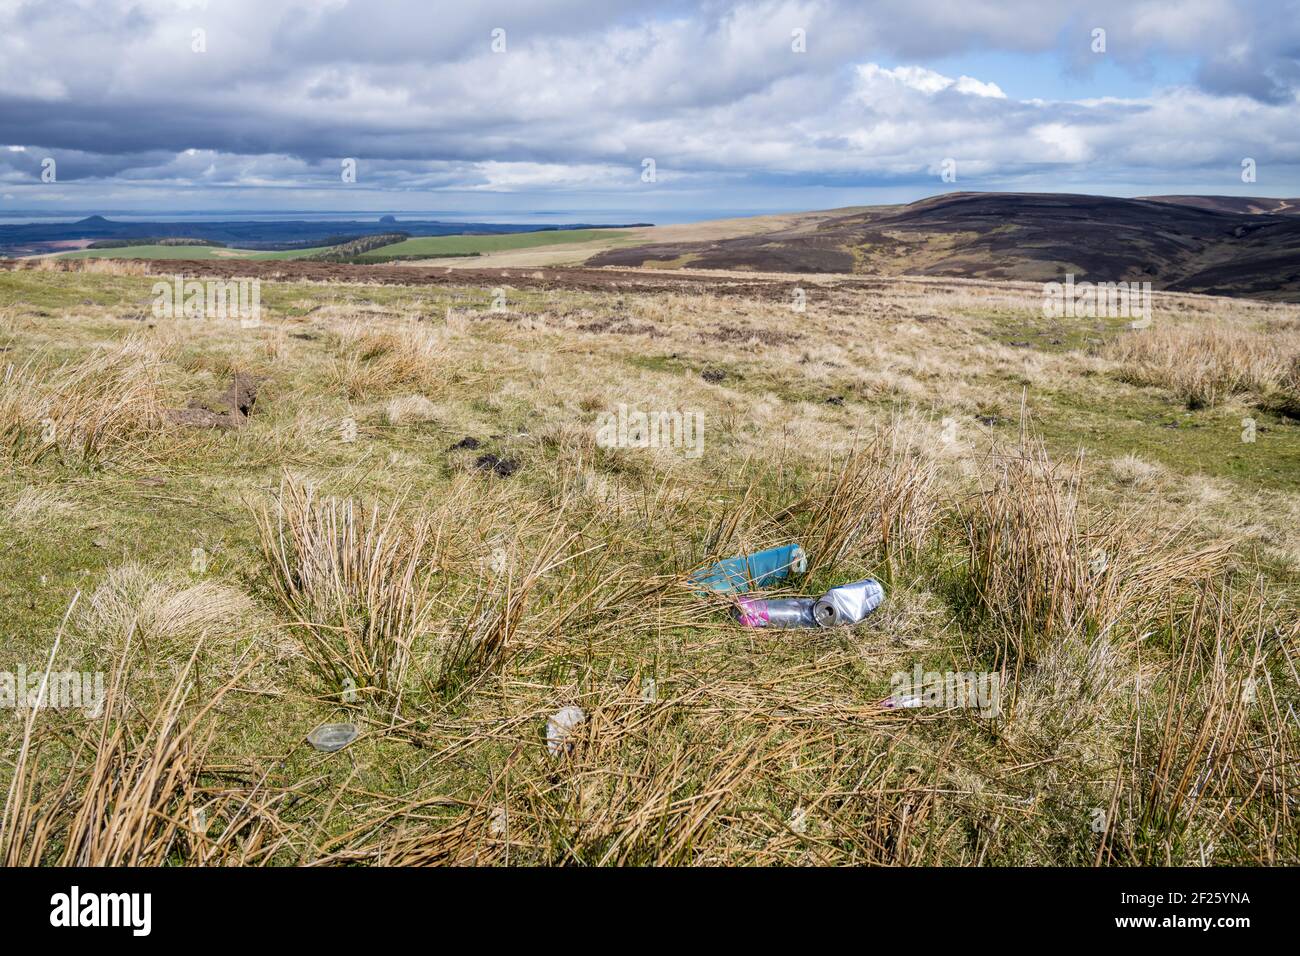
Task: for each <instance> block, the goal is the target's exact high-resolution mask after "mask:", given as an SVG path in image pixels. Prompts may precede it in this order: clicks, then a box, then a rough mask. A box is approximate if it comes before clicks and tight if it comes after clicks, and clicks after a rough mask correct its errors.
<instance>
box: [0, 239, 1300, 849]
mask: <svg viewBox="0 0 1300 956" xmlns="http://www.w3.org/2000/svg"><path fill="white" fill-rule="evenodd" d="M549 235H550V238H554V236H555V234H549ZM79 265H80V266H81V267H82V268H84V270H85V271H55V270H54V269H25V270H21V271H0V348H3V356H2V357H0V373H2V374H0V464H2V467H0V630H2V632H3V633H4V634H5V635H6V641H5V642H4V645H3V651H0V670H7V671H10V672H13V671H16V670H17V668H18V667H19V666H20V665H22V666H25V667H26V668H27V669H28V671H38V672H39V671H40V670H42V669H43V668H44V667H45V664H46V661H47V660H48V659H49V658H50V655H51V651H52V649H53V648H54V647H55V644H56V642H57V645H58V646H57V653H56V654H55V655H54V660H55V669H56V670H61V669H62V670H75V671H86V672H95V671H100V672H103V673H105V674H106V686H108V687H109V688H115V690H113V692H112V697H111V699H110V700H109V702H108V703H107V704H106V706H105V708H104V711H103V713H101V714H98V715H90V716H87V715H86V714H83V713H81V712H80V711H76V710H51V709H45V710H41V711H33V712H30V715H29V714H28V713H26V712H20V713H19V714H17V715H15V716H14V719H10V720H6V721H3V722H0V737H2V738H3V739H2V740H0V750H3V752H4V753H5V754H7V755H9V756H8V759H6V760H5V761H3V762H0V792H4V793H6V794H8V793H11V792H12V794H13V796H12V797H11V798H10V801H9V803H10V805H9V807H8V808H7V809H6V812H5V816H4V819H5V820H6V824H5V826H4V828H3V829H2V830H0V858H3V859H4V861H5V862H7V863H25V862H42V863H56V862H79V863H86V864H101V863H166V864H172V865H193V864H215V863H244V864H249V865H262V864H271V863H279V864H294V863H320V864H326V863H333V864H367V863H387V864H438V863H459V864H465V865H471V864H473V865H496V864H537V863H554V864H561V863H564V864H589V865H619V864H700V865H714V864H725V863H732V864H759V865H762V864H846V865H847V864H873V863H879V864H926V863H933V864H946V865H1002V864H1063V865H1093V864H1095V863H1101V864H1111V865H1124V864H1132V863H1144V862H1145V863H1159V864H1175V865H1182V864H1189V865H1203V864H1210V865H1215V864H1228V863H1264V864H1278V863H1288V864H1296V863H1300V828H1297V827H1296V826H1295V825H1294V807H1295V801H1296V800H1297V798H1300V770H1298V769H1297V763H1296V759H1295V758H1296V753H1297V750H1298V748H1300V721H1297V720H1296V719H1295V714H1296V712H1297V711H1300V686H1298V685H1297V677H1296V675H1297V669H1296V667H1297V660H1296V658H1297V653H1298V652H1300V615H1298V614H1297V605H1298V603H1300V423H1298V422H1297V412H1298V410H1300V310H1297V308H1296V307H1294V306H1287V305H1280V304H1264V303H1257V302H1250V301H1245V300H1229V299H1214V298H1207V297H1201V296H1188V295H1163V294H1158V295H1157V296H1156V302H1155V316H1154V322H1153V324H1152V326H1151V328H1149V329H1142V330H1132V329H1129V328H1127V325H1126V323H1123V322H1118V321H1108V320H1091V319H1089V320H1078V321H1073V322H1067V321H1065V320H1061V321H1058V322H1052V321H1048V320H1045V319H1044V318H1043V316H1042V311H1041V290H1040V288H1039V287H1038V286H1034V285H1028V284H1023V285H1022V284H1015V283H1001V284H994V283H979V282H965V281H953V280H942V279H920V280H909V279H895V280H888V279H875V278H873V279H851V278H850V279H844V278H836V279H831V278H826V277H792V276H758V275H754V274H749V273H734V274H730V275H722V274H720V275H718V276H716V277H709V279H708V280H707V283H706V282H705V280H703V279H701V280H700V281H693V282H690V283H687V282H685V281H682V283H681V285H680V287H678V288H679V291H674V290H673V289H672V288H670V287H669V285H668V283H667V280H666V279H665V278H664V277H662V276H656V274H655V273H653V272H650V273H645V274H643V275H642V276H637V275H635V274H631V273H629V274H611V273H608V272H590V273H583V272H582V271H581V270H573V271H572V272H569V273H564V272H562V271H559V270H557V271H555V272H552V273H550V274H546V275H540V274H539V275H540V277H539V278H530V277H528V276H525V275H523V274H520V273H518V272H516V273H514V274H511V273H510V272H509V271H505V272H501V273H497V274H495V275H494V276H492V277H490V278H489V277H478V276H476V278H475V282H476V284H474V285H455V284H451V285H447V284H442V285H437V286H434V285H421V284H419V283H420V281H421V279H420V272H419V270H410V271H411V275H412V278H411V280H410V284H405V285H401V284H384V285H380V284H366V283H365V282H364V281H356V280H357V277H356V275H355V273H349V274H348V281H346V282H339V283H337V284H334V283H328V282H281V281H264V282H263V287H262V296H261V299H262V303H263V306H264V308H265V310H266V311H265V314H264V315H263V317H262V321H261V323H260V325H258V326H256V327H242V326H240V325H239V323H236V322H221V321H215V320H213V321H194V320H182V321H175V322H172V321H160V320H154V319H152V318H151V317H150V316H149V314H148V305H147V304H148V302H149V301H150V289H151V286H152V283H153V282H154V281H155V280H154V278H153V277H152V276H150V275H147V274H143V269H144V267H143V266H142V264H140V263H111V262H94V263H89V262H88V263H82V264H79ZM390 271H398V270H390ZM436 271H437V273H438V276H439V277H440V281H442V282H456V281H460V280H459V279H458V278H455V277H452V278H450V279H449V278H448V277H447V276H446V275H445V274H444V273H443V270H436ZM566 275H567V276H569V277H570V279H571V282H572V285H570V286H566V284H565V277H566ZM596 279H600V280H604V281H606V285H605V286H604V287H600V286H596V285H594V284H592V285H589V286H585V287H584V286H581V285H580V284H579V283H581V282H585V281H589V282H592V283H594V281H595V280H596ZM496 287H500V288H504V289H505V290H506V301H505V303H504V306H501V305H500V303H496V304H495V306H494V303H493V301H492V289H493V288H496ZM796 287H797V288H798V289H801V290H802V291H803V293H804V301H805V303H806V307H805V308H804V309H803V311H795V310H793V309H792V308H791V302H792V301H793V299H792V294H793V292H794V291H795V289H796ZM620 404H625V405H628V406H630V407H632V408H634V409H641V410H666V411H678V412H689V413H695V414H699V415H700V416H702V421H703V423H704V431H703V436H704V441H703V447H702V454H700V455H698V456H691V455H687V454H685V453H684V451H683V449H681V448H676V447H660V448H644V447H605V446H603V445H602V444H600V443H599V442H598V441H597V424H598V417H599V416H600V415H601V413H602V412H606V411H609V410H613V409H616V408H617V407H618V405H620ZM1246 418H1249V419H1251V420H1253V422H1254V425H1253V427H1252V429H1251V431H1250V436H1251V438H1253V439H1254V440H1253V441H1244V440H1243V432H1244V429H1243V424H1242V422H1243V419H1246ZM791 540H797V541H799V542H801V543H802V544H803V545H804V547H805V548H806V549H807V550H808V552H809V554H810V555H811V559H812V566H811V568H810V569H809V574H808V576H807V578H806V579H801V580H797V581H794V582H792V586H791V589H790V593H798V594H811V595H815V594H818V593H820V592H821V591H822V590H824V589H825V588H826V587H828V586H830V585H833V584H836V583H839V582H844V581H852V580H855V579H859V578H862V577H865V576H869V575H870V576H875V577H877V578H878V579H879V580H880V581H882V582H883V583H884V586H885V588H886V594H887V598H886V601H885V604H884V605H883V607H882V608H881V609H880V610H879V611H878V612H877V613H875V614H874V615H872V616H871V617H869V618H868V619H867V620H866V621H865V622H863V623H862V624H860V625H857V626H853V627H849V628H842V629H826V630H811V631H793V630H791V631H779V630H778V631H773V630H763V629H759V630H747V629H744V628H741V627H740V626H739V625H738V624H737V623H736V622H735V621H733V620H732V619H731V617H730V615H729V613H728V612H729V606H728V603H727V602H726V600H725V599H722V598H717V597H711V598H705V597H701V596H699V595H697V594H695V593H693V591H692V590H691V588H690V587H689V586H688V585H687V584H686V582H685V577H686V575H687V574H688V573H689V572H690V571H691V570H693V569H695V568H697V567H700V566H701V565H703V564H704V563H706V562H707V561H709V560H712V559H714V558H717V557H720V556H727V555H730V554H736V553H741V552H744V551H747V550H750V549H755V548H758V547H761V546H766V545H773V544H778V543H783V542H786V541H791ZM917 666H920V667H921V668H922V669H923V670H934V671H940V672H943V671H949V670H951V671H957V672H980V673H986V674H990V673H991V674H997V675H999V679H1000V681H1001V686H1002V694H1001V701H1000V709H999V710H998V712H997V713H996V714H981V713H980V712H979V711H978V710H975V709H972V708H969V707H960V706H948V705H944V706H926V707H919V708H915V709H887V708H885V707H882V706H881V702H882V700H884V699H886V698H888V697H889V696H890V695H891V694H893V693H894V689H895V688H894V680H893V675H895V674H897V673H900V672H904V673H911V672H912V671H913V668H915V667H917ZM570 706H577V707H580V708H581V709H582V711H583V712H584V714H585V720H583V721H582V722H581V723H579V724H578V725H576V727H575V728H574V729H573V732H572V734H571V736H570V737H569V738H568V739H567V740H566V741H565V746H564V747H563V748H560V749H559V750H558V752H557V753H555V754H552V753H551V752H550V750H549V749H548V746H547V741H546V724H547V720H548V718H549V717H550V716H551V715H553V714H555V713H557V712H558V711H559V710H560V709H561V708H564V707H570ZM29 716H30V719H29ZM334 721H347V722H351V723H354V724H356V725H357V726H358V728H359V730H360V736H359V737H358V739H357V740H355V742H353V743H352V744H350V745H349V746H348V747H347V748H346V749H345V750H343V751H341V752H338V753H322V752H318V751H316V750H314V749H313V748H312V747H311V746H310V745H309V744H308V743H306V741H305V737H306V735H307V734H308V733H309V732H310V731H311V730H312V729H313V728H314V727H316V726H317V725H319V724H321V723H323V722H334ZM105 729H108V730H110V731H120V733H107V734H105V733H103V731H104V730H105ZM15 780H16V782H15ZM92 794H93V795H95V796H97V797H98V802H95V803H90V802H87V801H88V799H89V797H90V796H91V795H92ZM91 805H93V806H96V807H100V808H102V809H101V810H100V811H99V812H97V813H92V814H81V815H78V814H77V813H76V811H77V809H78V808H79V807H82V806H91Z"/></svg>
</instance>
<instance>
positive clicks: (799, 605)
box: [735, 578, 885, 627]
mask: <svg viewBox="0 0 1300 956" xmlns="http://www.w3.org/2000/svg"><path fill="white" fill-rule="evenodd" d="M884 600H885V589H884V588H883V587H881V585H880V582H879V581H875V580H872V579H871V578H867V579H866V580H865V581H854V582H853V583H852V584H842V585H840V586H838V587H833V588H831V589H830V590H829V591H827V592H826V593H825V594H824V595H822V596H821V597H819V598H771V599H766V598H757V597H742V598H737V599H736V609H735V616H736V620H737V621H739V622H740V624H741V626H742V627H842V626H846V625H849V624H857V623H858V622H859V621H861V620H862V619H863V618H865V617H866V616H867V615H868V614H870V613H871V612H872V611H874V610H875V609H876V608H878V607H880V605H881V603H882V602H883V601H884Z"/></svg>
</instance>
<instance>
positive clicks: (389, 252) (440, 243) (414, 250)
mask: <svg viewBox="0 0 1300 956" xmlns="http://www.w3.org/2000/svg"><path fill="white" fill-rule="evenodd" d="M626 235H627V232H626V230H615V229H566V230H563V231H556V230H549V231H546V232H513V233H507V234H504V235H499V236H420V237H418V238H415V239H407V240H406V241H405V242H398V243H394V244H393V245H391V246H383V247H381V248H379V249H372V250H370V251H369V252H366V253H363V254H361V255H360V256H358V257H357V258H358V259H361V260H363V261H364V260H366V259H387V258H390V257H392V256H428V257H429V258H431V259H434V258H437V257H438V256H454V255H464V254H465V253H467V252H501V251H504V250H507V249H529V248H532V247H534V246H555V245H561V244H567V243H572V242H591V241H593V240H595V239H613V238H621V237H623V236H626Z"/></svg>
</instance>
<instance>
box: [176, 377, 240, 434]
mask: <svg viewBox="0 0 1300 956" xmlns="http://www.w3.org/2000/svg"><path fill="white" fill-rule="evenodd" d="M261 381H262V379H260V378H258V377H257V376H255V375H250V374H248V373H247V372H236V373H235V374H234V375H233V376H232V377H231V381H230V387H229V388H227V389H226V390H225V392H223V393H222V394H221V396H220V397H219V398H216V399H214V400H212V401H204V400H201V399H194V400H192V401H191V402H190V403H189V404H188V405H186V406H185V407H184V408H173V409H169V410H168V411H167V417H168V418H169V419H170V420H171V421H172V422H174V423H175V424H177V425H185V426H188V427H190V428H238V427H239V426H240V425H243V424H244V422H246V421H247V420H248V417H249V416H250V415H252V414H253V406H255V405H256V404H257V389H258V385H259V383H260V382H261Z"/></svg>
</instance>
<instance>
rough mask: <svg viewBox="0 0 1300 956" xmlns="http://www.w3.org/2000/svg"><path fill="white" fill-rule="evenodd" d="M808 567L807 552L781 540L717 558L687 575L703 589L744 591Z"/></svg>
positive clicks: (782, 579) (799, 572)
mask: <svg viewBox="0 0 1300 956" xmlns="http://www.w3.org/2000/svg"><path fill="white" fill-rule="evenodd" d="M807 570H808V555H807V554H805V553H804V550H803V548H801V547H800V546H799V545H797V544H783V545H781V546H780V547H777V548H767V549H766V550H763V551H756V552H754V553H753V554H742V555H737V556H736V557H734V558H727V559H726V560H724V561H718V562H717V563H716V564H712V565H710V566H709V567H707V568H704V569H703V570H701V571H696V572H695V573H694V574H692V575H691V578H690V580H691V583H692V584H694V585H696V586H697V587H699V588H702V589H704V590H705V591H718V592H722V593H727V594H745V593H746V592H748V591H749V590H750V589H751V588H761V587H766V586H768V585H770V584H775V583H776V582H778V581H784V580H785V579H786V578H788V577H789V576H790V575H791V574H803V573H804V572H805V571H807Z"/></svg>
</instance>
